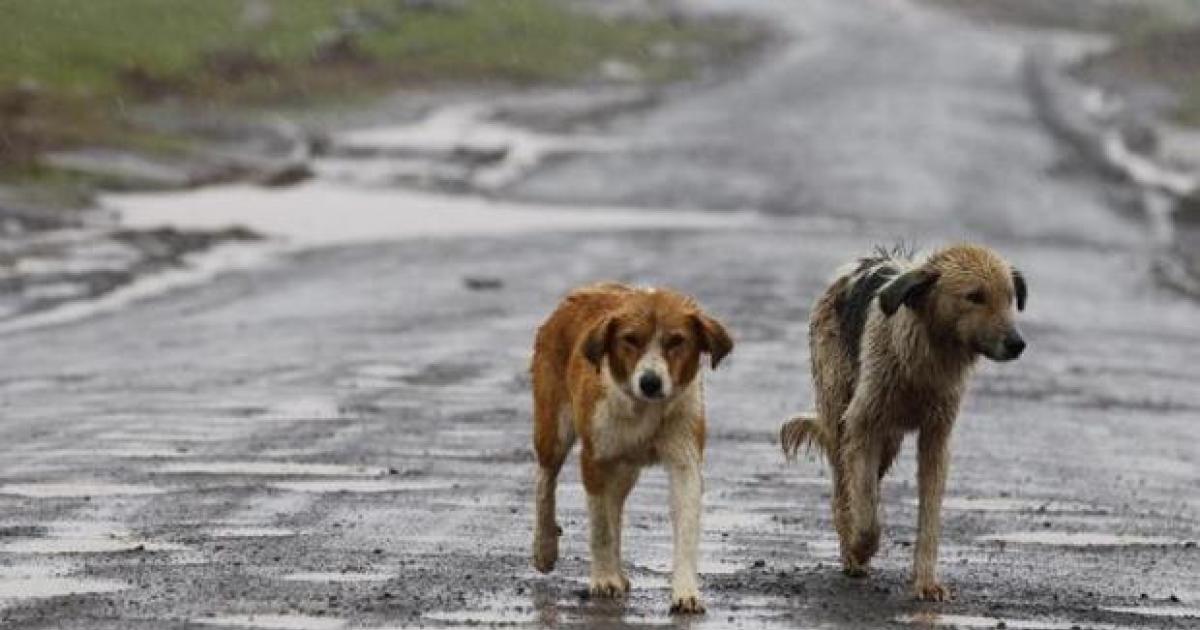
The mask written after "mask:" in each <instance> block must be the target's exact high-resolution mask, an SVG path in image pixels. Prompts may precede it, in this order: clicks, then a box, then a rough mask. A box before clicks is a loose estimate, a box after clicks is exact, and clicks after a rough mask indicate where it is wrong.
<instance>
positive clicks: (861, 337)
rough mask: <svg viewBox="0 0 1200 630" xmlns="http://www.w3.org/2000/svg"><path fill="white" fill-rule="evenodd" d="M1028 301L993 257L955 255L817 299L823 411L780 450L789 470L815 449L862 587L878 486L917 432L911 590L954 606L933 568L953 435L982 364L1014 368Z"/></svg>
mask: <svg viewBox="0 0 1200 630" xmlns="http://www.w3.org/2000/svg"><path fill="white" fill-rule="evenodd" d="M1025 294H1026V287H1025V280H1024V277H1023V276H1021V275H1020V273H1019V272H1017V271H1016V270H1014V269H1012V268H1011V267H1010V266H1009V264H1008V263H1007V262H1005V261H1004V260H1003V259H1001V258H1000V257H999V256H997V255H996V254H995V253H994V252H992V251H991V250H988V249H986V248H983V247H980V246H976V245H957V246H954V247H949V248H946V249H943V250H941V251H938V252H935V253H933V254H932V255H930V256H929V257H927V258H924V259H918V258H916V257H914V256H913V255H912V254H910V253H907V252H903V251H891V252H884V251H879V252H876V254H875V255H874V256H871V257H867V258H863V259H860V260H859V261H858V262H857V263H856V264H855V265H854V266H853V267H850V268H848V269H847V270H846V271H845V272H843V273H842V274H841V275H839V276H838V277H837V278H836V279H835V280H834V281H833V283H832V284H831V285H830V287H829V288H828V289H827V290H826V292H825V293H824V294H823V295H822V296H821V297H820V298H819V299H818V301H817V304H816V306H815V308H814V310H813V313H812V317H811V320H810V327H809V337H810V343H811V348H812V376H813V384H814V389H815V394H816V403H817V410H816V413H807V414H801V415H798V416H796V417H794V418H792V419H791V420H789V421H788V422H786V423H784V425H783V427H782V428H781V430H780V442H781V445H782V447H783V450H784V453H785V454H786V455H787V456H788V457H789V458H793V457H795V455H796V453H797V452H799V451H800V450H801V449H806V448H816V449H817V450H818V451H820V452H822V453H824V454H825V456H826V458H827V459H828V461H829V464H830V468H831V469H832V471H833V485H834V488H833V490H834V491H833V516H834V524H835V527H836V529H837V532H838V538H839V542H840V547H841V555H842V563H843V568H844V570H845V571H846V573H847V574H849V575H853V576H861V575H865V574H866V573H867V571H868V566H869V562H870V560H871V558H872V557H873V556H874V555H875V553H876V552H877V551H878V548H879V538H880V528H881V519H880V511H879V507H878V498H879V497H878V485H879V480H880V479H882V478H883V476H884V475H885V474H886V473H887V471H888V469H889V468H890V467H891V464H892V462H893V461H894V459H895V457H896V455H897V453H898V452H899V450H900V446H901V443H902V441H903V439H904V436H905V434H907V433H910V432H916V433H917V434H918V468H919V471H918V486H919V489H920V510H919V517H918V530H919V537H918V542H917V549H916V554H915V557H914V569H913V572H914V578H913V579H914V590H915V592H916V595H917V596H918V597H919V598H922V599H933V600H941V599H945V598H946V597H948V594H949V592H948V590H947V589H946V588H945V587H943V586H942V585H941V584H940V583H939V582H938V580H937V573H936V560H937V547H938V538H939V534H940V509H941V498H942V494H943V490H944V486H945V479H946V472H947V465H948V455H949V438H950V433H951V430H952V429H953V426H954V421H955V418H956V416H957V414H958V409H959V404H960V402H961V400H962V395H963V391H964V389H965V387H966V383H967V379H968V377H969V376H970V373H971V370H972V367H973V366H974V364H975V362H976V358H977V356H978V355H979V354H980V353H981V352H982V353H986V354H988V356H990V357H992V358H996V359H998V360H1007V359H1009V358H1015V355H1014V356H1013V357H1007V356H1004V355H1005V353H1006V352H1007V353H1011V350H1012V346H1011V345H1006V344H1012V343H1014V341H1015V340H1019V339H1020V336H1019V333H1018V332H1017V331H1016V328H1015V325H1014V324H1013V321H1012V319H1013V317H1012V315H1013V306H1014V305H1015V306H1017V307H1018V308H1020V309H1023V308H1024V305H1025V298H1026V296H1025ZM975 297H982V299H983V300H984V301H985V302H984V303H982V304H980V303H976V302H974V301H973V299H974V298H975ZM1014 303H1015V304H1014ZM1021 346H1022V348H1023V341H1021ZM1015 353H1016V354H1020V349H1016V350H1015Z"/></svg>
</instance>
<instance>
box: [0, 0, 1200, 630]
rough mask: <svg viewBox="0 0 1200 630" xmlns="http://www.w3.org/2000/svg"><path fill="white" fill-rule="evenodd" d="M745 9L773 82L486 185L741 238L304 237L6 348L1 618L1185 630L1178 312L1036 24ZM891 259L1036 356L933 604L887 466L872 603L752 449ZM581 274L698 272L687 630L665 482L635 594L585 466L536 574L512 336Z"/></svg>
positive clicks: (643, 123) (634, 564) (875, 7)
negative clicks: (1054, 86)
mask: <svg viewBox="0 0 1200 630" xmlns="http://www.w3.org/2000/svg"><path fill="white" fill-rule="evenodd" d="M706 4H708V5H718V6H719V5H721V4H723V3H716V2H709V3H706ZM739 4H740V5H741V6H742V7H743V8H744V10H750V11H755V12H758V13H759V14H761V15H763V16H766V17H768V18H769V19H771V20H772V21H773V22H775V23H776V24H778V25H779V26H780V28H781V31H782V32H783V36H782V37H781V42H780V44H779V48H778V49H777V50H775V51H774V52H773V53H772V54H770V55H768V56H767V57H766V58H765V59H764V60H763V61H762V63H761V64H760V65H759V66H756V67H754V68H750V69H747V71H746V72H745V73H744V74H743V76H741V77H739V78H737V79H735V80H731V81H728V82H725V83H722V84H721V85H719V86H715V87H711V88H707V89H705V90H703V91H701V92H698V93H695V92H691V93H686V94H683V95H680V96H678V97H676V98H673V99H669V100H668V101H667V102H665V103H663V104H662V106H661V107H660V108H658V109H656V110H654V111H651V112H648V113H643V114H638V115H635V116H631V117H629V118H628V119H625V120H623V121H622V122H620V123H619V124H618V125H617V126H616V128H615V129H613V130H612V133H613V134H615V135H620V136H624V137H637V138H639V140H640V142H639V143H638V148H637V149H633V150H629V151H623V152H617V153H605V154H601V155H592V156H582V157H577V158H575V159H572V160H569V161H566V162H563V163H561V164H559V165H556V166H554V167H553V168H550V169H547V170H545V171H543V172H541V173H539V174H536V175H535V176H534V177H533V178H532V179H530V180H528V181H527V182H525V183H523V184H521V185H520V186H518V187H517V188H516V189H514V190H512V191H511V194H512V195H513V196H514V197H516V198H519V199H523V200H542V201H548V200H552V201H554V202H564V203H565V202H570V203H571V204H572V205H588V204H597V203H604V204H611V203H621V204H627V205H630V206H635V207H636V206H672V207H691V208H700V209H713V210H728V209H731V208H750V209H752V210H749V211H746V212H745V213H738V214H736V216H737V217H740V218H739V219H737V220H736V221H733V220H731V223H730V224H729V225H725V226H721V225H700V224H696V225H695V226H693V227H688V228H672V227H670V222H667V225H666V226H663V225H659V226H658V227H653V226H651V228H649V229H648V228H647V227H646V226H642V228H641V229H637V230H633V229H629V230H623V229H620V228H619V226H612V227H610V228H608V229H605V230H603V231H591V232H587V233H579V232H574V233H563V234H555V233H550V234H548V233H544V232H538V233H533V234H527V235H521V234H516V235H511V234H510V235H506V236H504V237H493V238H489V237H480V236H473V237H470V238H435V239H427V240H419V241H413V240H407V241H398V242H392V243H378V244H372V245H360V246H342V247H334V248H326V249H321V250H317V251H310V252H307V253H300V254H294V255H291V256H290V257H288V258H287V259H285V260H284V261H281V262H280V263H279V264H274V265H269V266H265V267H261V268H258V269H255V270H251V271H245V272H241V273H235V274H229V275H226V276H224V277H221V278H219V279H218V280H217V281H215V282H212V283H209V284H207V285H205V286H202V287H199V288H193V289H190V290H186V291H180V292H175V293H171V294H169V295H166V296H163V297H159V298H156V299H152V300H149V301H145V302H141V303H137V304H134V305H132V306H130V307H129V308H126V309H124V310H121V311H119V312H116V313H111V314H102V315H100V316H97V317H93V318H89V319H85V320H82V321H78V322H75V323H70V324H66V325H63V326H59V327H54V328H43V329H37V330H26V331H19V332H14V333H11V334H8V335H6V336H4V337H3V338H0V344H2V346H3V349H4V356H5V361H4V362H3V363H2V364H0V436H2V438H3V439H2V440H0V452H2V457H0V507H2V508H3V520H2V523H0V619H2V620H3V625H4V627H5V628H89V629H100V628H114V629H116V628H146V629H150V628H153V629H156V630H157V629H161V628H185V627H186V628H203V627H231V628H232V627H243V628H245V627H249V628H284V629H287V628H296V629H308V628H312V629H321V628H343V627H347V628H398V627H399V628H402V627H417V626H425V627H461V626H473V625H479V624H484V625H487V624H505V625H517V626H533V627H536V626H545V627H612V628H623V627H646V626H660V625H673V624H677V625H680V626H685V627H695V628H704V627H708V628H721V627H746V628H757V627H796V628H815V627H827V628H875V627H911V626H912V625H917V626H918V627H925V626H929V625H932V624H938V625H957V626H959V627H986V628H991V627H1009V628H1017V627H1020V628H1073V627H1081V628H1086V627H1095V628H1186V627H1196V624H1197V623H1198V620H1197V618H1196V616H1197V615H1200V550H1198V549H1197V548H1196V543H1197V541H1198V540H1200V493H1198V487H1200V459H1198V458H1200V456H1198V455H1197V452H1198V449H1197V447H1196V445H1197V443H1200V422H1198V420H1200V388H1198V387H1197V385H1196V384H1197V382H1200V305H1197V304H1196V303H1194V302H1189V301H1187V300H1185V299H1182V298H1180V297H1178V296H1176V295H1174V294H1172V293H1170V292H1167V291H1163V290H1161V289H1159V288H1157V287H1156V286H1155V285H1154V284H1153V282H1151V280H1150V276H1149V272H1148V261H1147V259H1146V256H1145V253H1144V251H1145V250H1144V248H1143V243H1144V241H1145V237H1144V235H1143V228H1142V227H1141V226H1140V225H1139V224H1138V223H1137V222H1136V221H1134V220H1133V219H1132V218H1126V217H1125V216H1124V215H1122V214H1121V212H1120V211H1119V209H1118V208H1115V207H1113V205H1112V204H1111V203H1110V202H1108V201H1107V199H1108V195H1107V194H1106V192H1105V190H1104V189H1103V188H1102V187H1100V186H1099V185H1098V184H1097V182H1095V181H1094V180H1092V179H1090V178H1089V177H1088V176H1087V175H1086V174H1085V173H1080V172H1078V171H1076V170H1074V169H1071V168H1069V167H1064V166H1063V164H1064V161H1065V160H1066V158H1065V157H1064V155H1063V154H1062V153H1061V151H1060V149H1059V148H1058V147H1056V146H1055V145H1054V144H1053V143H1052V141H1051V140H1050V139H1049V138H1048V137H1047V136H1046V134H1045V133H1044V132H1043V130H1042V129H1040V128H1039V126H1038V125H1037V122H1036V117H1035V115H1034V113H1033V112H1032V111H1031V110H1030V106H1029V103H1028V101H1027V99H1026V98H1025V96H1024V94H1023V93H1022V90H1021V85H1020V79H1019V62H1020V54H1021V49H1022V48H1021V47H1022V45H1023V44H1024V43H1025V42H1026V41H1027V39H1028V38H1027V37H1025V36H1022V35H1019V34H1015V33H1011V32H990V31H982V30H980V29H979V28H978V27H976V26H973V25H972V24H970V23H967V22H963V21H959V20H956V19H952V18H949V17H944V16H942V15H940V14H937V13H931V12H929V11H928V10H927V9H923V8H919V7H915V6H913V5H910V4H909V3H906V2H898V1H890V2H865V1H864V2H860V1H857V0H855V1H843V0H838V1H822V2H818V1H815V0H810V1H805V2H782V1H781V2H766V1H765V0H764V1H756V2H753V3H739ZM706 8H707V7H706ZM376 192H378V191H376ZM348 199H352V198H348ZM754 209H757V210H762V211H763V212H757V211H756V210H754ZM577 211H579V212H586V211H587V210H586V209H579V210H577ZM747 214H749V216H746V215H747ZM899 238H907V239H910V240H916V241H918V242H919V243H921V244H926V245H936V244H938V243H942V242H945V241H948V240H954V239H960V238H970V239H976V240H982V241H985V242H987V243H989V244H991V245H993V246H994V247H996V248H997V249H999V250H1001V251H1002V252H1003V253H1004V254H1005V255H1007V256H1008V257H1010V258H1011V259H1012V260H1014V261H1015V262H1016V263H1017V264H1018V265H1019V266H1020V267H1021V268H1022V269H1023V271H1024V272H1025V275H1026V277H1027V278H1028V281H1029V285H1030V300H1029V308H1028V310H1027V312H1026V313H1025V314H1024V315H1023V330H1024V332H1025V333H1026V337H1027V339H1028V341H1029V343H1030V347H1029V349H1028V350H1027V352H1026V354H1025V356H1024V357H1022V359H1021V360H1020V361H1018V362H1016V363H1010V364H1005V365H994V364H986V365H983V366H982V369H980V370H979V374H978V376H977V379H976V381H975V383H974V386H973V387H972V390H971V393H970V395H969V397H968V402H967V404H966V406H965V409H964V413H963V416H962V418H961V421H960V425H959V428H958V430H957V434H956V437H955V449H954V458H953V465H952V473H951V478H950V483H949V486H948V499H947V505H946V509H945V519H944V520H945V531H944V535H943V545H942V558H941V559H942V564H941V566H942V574H943V578H944V579H945V581H946V582H947V583H948V584H949V585H951V586H952V588H954V589H955V590H956V592H957V593H958V597H957V599H956V600H955V601H954V602H951V603H945V604H919V603H916V602H914V601H912V600H911V598H910V595H909V589H908V585H907V580H908V567H909V564H910V560H911V552H912V547H911V543H912V541H913V539H914V533H915V532H914V525H915V519H916V515H915V488H914V483H913V481H912V479H913V477H914V466H913V464H912V455H911V445H909V446H910V448H909V449H908V450H907V451H906V452H905V453H904V454H903V455H902V456H901V459H900V461H899V464H898V466H897V469H896V470H895V472H894V473H893V474H892V476H891V477H890V478H889V480H888V481H887V482H886V483H885V484H884V495H885V501H886V506H887V508H886V514H887V519H886V520H887V527H886V530H885V543H884V547H883V550H882V551H881V555H880V558H879V559H878V561H877V564H876V567H877V570H876V573H875V575H874V576H873V577H872V578H871V579H869V580H865V581H864V580H850V579H847V578H844V577H843V576H842V575H841V573H840V571H839V570H838V568H837V564H836V548H835V544H834V540H833V535H832V529H831V525H830V519H829V514H828V509H827V503H828V500H827V493H828V479H827V475H826V473H825V472H824V469H823V465H822V464H820V463H819V462H816V461H811V460H803V461H801V462H799V463H797V464H794V465H787V464H785V462H784V461H783V458H782V456H781V455H780V453H779V449H778V445H777V443H776V432H777V429H778V426H779V423H780V421H781V419H782V418H784V417H785V415H786V414H788V413H789V412H791V411H794V410H796V409H800V408H805V407H807V406H808V405H809V404H810V403H811V393H810V391H809V385H808V372H807V363H808V350H807V341H806V324H805V321H806V318H807V315H808V308H809V305H810V302H811V300H812V298H813V296H814V295H816V294H817V293H818V291H819V290H820V289H821V288H822V287H823V284H824V282H825V280H826V279H827V278H828V277H829V275H830V273H831V272H832V270H833V269H834V268H835V267H836V266H837V265H839V264H840V263H842V262H844V261H845V260H846V259H847V257H849V256H853V255H855V254H856V253H858V252H862V251H865V250H866V249H867V248H868V247H870V246H871V245H872V244H874V243H878V242H885V243H886V242H892V241H895V240H897V239H899ZM598 278H615V279H622V280H629V281H635V282H641V283H669V284H673V285H676V286H679V287H684V288H686V289H687V290H689V291H691V292H693V293H695V294H696V295H697V296H698V297H699V298H700V299H701V301H702V302H704V303H705V304H706V305H707V307H708V308H709V310H710V311H711V312H713V313H715V314H717V315H718V316H720V317H722V318H724V319H725V321H726V323H727V324H729V325H730V327H731V329H732V330H733V331H735V334H736V338H737V344H738V345H737V347H736V349H735V351H734V353H733V355H731V357H730V360H729V362H728V364H727V365H722V368H721V369H720V370H719V371H718V372H716V373H713V374H711V376H710V378H709V385H708V392H709V393H708V400H709V410H710V418H711V420H710V423H711V441H710V450H709V456H708V459H707V462H706V475H707V485H706V506H705V511H704V516H703V528H704V535H703V538H702V542H701V556H702V558H701V562H700V569H701V573H702V589H703V592H704V594H705V597H706V602H707V605H708V610H709V613H708V615H707V616H706V617H703V618H700V619H696V620H688V621H677V620H673V619H671V618H670V617H669V616H668V615H667V607H668V592H669V591H668V588H667V576H668V565H669V561H670V537H669V533H668V532H669V530H668V526H667V519H666V509H665V503H666V498H665V497H666V484H665V475H663V474H662V473H661V472H652V473H649V474H647V475H644V476H643V480H642V482H641V484H640V485H639V486H638V488H637V489H636V490H635V492H634V494H633V496H632V498H631V512H630V515H629V517H628V525H627V531H626V536H627V538H626V542H625V544H624V548H625V549H626V559H627V561H628V562H629V564H630V566H629V572H630V577H631V579H632V581H633V587H634V590H633V592H632V595H631V597H630V598H629V599H628V601H626V602H624V603H621V604H614V603H605V602H596V601H589V600H587V599H586V598H583V597H581V596H580V593H581V592H582V591H583V590H585V586H586V582H585V579H586V575H587V564H586V538H585V532H586V514H585V511H584V504H583V497H582V492H581V490H580V487H579V484H578V477H577V475H576V474H575V472H574V471H573V469H572V467H571V464H568V467H567V470H568V471H570V472H568V473H567V474H566V479H565V481H564V484H563V486H562V489H561V490H560V500H559V504H560V510H561V515H560V521H561V523H562V524H563V527H564V530H565V532H564V537H563V541H562V544H563V548H562V558H563V559H562V561H561V562H560V565H559V568H558V569H557V571H556V572H555V573H554V574H552V575H550V576H540V575H538V574H536V573H535V572H534V571H533V569H532V568H531V566H530V562H529V555H528V548H529V541H530V525H531V514H530V508H531V505H532V495H531V483H530V482H531V475H532V457H531V453H530V448H529V444H528V442H529V434H528V430H529V429H528V426H529V418H528V412H529V402H528V391H527V389H528V387H527V377H526V372H525V369H526V364H527V360H528V354H529V346H530V340H531V338H532V333H533V329H534V327H535V326H536V324H537V323H538V321H539V320H540V318H542V317H543V316H544V315H545V313H547V312H548V310H549V309H550V308H551V307H552V305H553V304H554V302H555V300H556V299H557V298H558V296H559V295H560V294H561V293H562V292H563V291H564V290H566V289H567V288H568V287H570V286H572V285H574V284H577V283H580V282H584V281H590V280H594V279H598ZM1000 623H1003V624H1004V626H999V625H998V624H1000Z"/></svg>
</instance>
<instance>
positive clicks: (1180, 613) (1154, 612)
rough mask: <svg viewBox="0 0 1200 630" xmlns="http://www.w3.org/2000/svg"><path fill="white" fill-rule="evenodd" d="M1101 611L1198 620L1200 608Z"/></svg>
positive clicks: (1128, 608) (1114, 608)
mask: <svg viewBox="0 0 1200 630" xmlns="http://www.w3.org/2000/svg"><path fill="white" fill-rule="evenodd" d="M1101 610H1107V611H1109V612H1115V613H1126V614H1129V615H1142V616H1145V617H1181V618H1195V619H1200V608H1192V607H1190V606H1112V607H1108V606H1105V607H1102V608H1101Z"/></svg>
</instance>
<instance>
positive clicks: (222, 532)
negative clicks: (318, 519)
mask: <svg viewBox="0 0 1200 630" xmlns="http://www.w3.org/2000/svg"><path fill="white" fill-rule="evenodd" d="M295 535H296V532H295V530H291V529H284V528H282V527H222V528H219V529H213V530H209V531H208V537H209V538H286V537H288V536H295Z"/></svg>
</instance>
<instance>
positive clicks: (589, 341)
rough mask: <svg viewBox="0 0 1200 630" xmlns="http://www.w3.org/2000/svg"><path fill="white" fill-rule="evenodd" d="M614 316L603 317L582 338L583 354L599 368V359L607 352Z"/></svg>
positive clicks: (614, 324) (614, 321) (613, 326)
mask: <svg viewBox="0 0 1200 630" xmlns="http://www.w3.org/2000/svg"><path fill="white" fill-rule="evenodd" d="M616 322H617V320H616V318H615V317H605V318H604V319H602V320H600V322H599V323H597V324H596V325H595V326H593V327H592V329H591V330H589V331H588V333H587V337H586V338H584V340H583V356H584V357H585V358H587V360H588V361H590V362H591V364H592V365H594V366H596V369H597V370H599V369H600V361H601V360H602V359H603V358H604V353H606V352H608V347H609V341H610V340H611V339H612V331H613V328H615V327H616Z"/></svg>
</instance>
